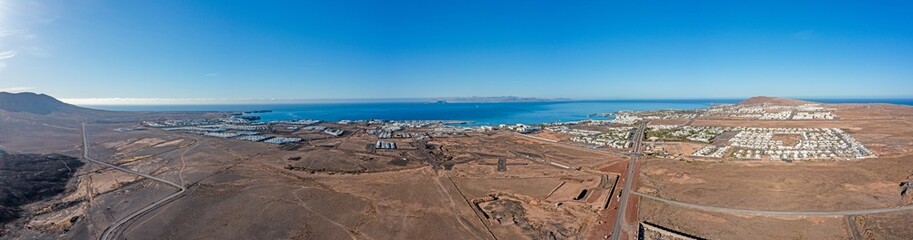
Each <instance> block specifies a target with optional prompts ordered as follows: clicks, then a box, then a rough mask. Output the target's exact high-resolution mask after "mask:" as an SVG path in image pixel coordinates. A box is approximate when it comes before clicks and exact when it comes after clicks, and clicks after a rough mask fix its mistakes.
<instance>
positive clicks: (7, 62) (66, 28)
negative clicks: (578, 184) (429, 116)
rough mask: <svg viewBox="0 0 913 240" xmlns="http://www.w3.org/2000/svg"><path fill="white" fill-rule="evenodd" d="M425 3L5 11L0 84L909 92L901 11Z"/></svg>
mask: <svg viewBox="0 0 913 240" xmlns="http://www.w3.org/2000/svg"><path fill="white" fill-rule="evenodd" d="M427 2H431V1H414V2H413V1H351V2H350V1H311V2H304V1H294V2H293V1H289V2H266V1H186V0H175V1H171V0H164V1H85V0H73V1H62V0H58V1H42V2H37V1H16V0H0V68H2V70H0V90H14V91H22V90H28V91H35V92H41V93H47V94H50V95H53V96H57V97H61V98H112V97H125V98H225V99H243V98H259V99H262V98H284V99H326V98H409V97H443V96H502V95H515V96H525V97H545V98H551V97H567V98H586V99H591V98H710V97H713V98H717V97H721V98H729V97H748V96H753V95H772V96H794V97H913V90H911V89H913V4H910V3H907V2H903V1H898V2H879V3H876V2H874V1H866V2H865V3H862V1H860V2H858V3H843V2H842V1H821V2H819V3H807V4H800V3H796V1H784V2H772V1H764V2H767V3H764V4H745V3H742V2H743V1H681V2H677V3H671V1H625V2H612V1H592V2H587V1H570V2H569V1H515V2H510V1H452V2H450V3H427ZM433 2H439V1H433ZM495 2H499V3H495ZM571 3H573V4H571Z"/></svg>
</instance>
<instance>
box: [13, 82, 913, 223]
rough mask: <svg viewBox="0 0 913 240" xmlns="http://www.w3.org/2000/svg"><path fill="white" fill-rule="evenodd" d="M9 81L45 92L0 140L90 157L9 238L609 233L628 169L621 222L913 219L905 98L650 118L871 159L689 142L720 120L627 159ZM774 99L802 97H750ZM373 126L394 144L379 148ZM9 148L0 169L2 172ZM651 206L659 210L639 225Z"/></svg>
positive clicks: (555, 137) (23, 212) (552, 140)
mask: <svg viewBox="0 0 913 240" xmlns="http://www.w3.org/2000/svg"><path fill="white" fill-rule="evenodd" d="M4 97H8V98H17V99H18V98H24V97H29V98H33V99H29V102H30V103H31V104H32V105H38V106H40V107H38V108H36V109H39V110H40V111H26V110H27V109H31V108H32V107H29V108H20V107H8V106H3V105H0V107H6V108H4V109H0V149H3V150H4V151H5V152H6V153H5V154H16V156H19V155H21V154H60V155H53V156H60V157H61V158H67V157H68V158H72V159H73V160H74V161H75V160H76V159H79V160H81V161H82V162H81V163H82V165H83V166H81V167H78V168H75V169H71V170H72V171H74V172H75V173H73V174H71V175H72V177H70V176H68V175H66V174H63V176H65V178H64V180H63V182H64V183H63V184H62V185H61V186H62V188H61V189H62V190H61V191H59V192H53V193H51V194H49V195H48V196H43V197H42V198H41V199H35V200H30V201H23V204H22V206H16V211H17V212H19V214H18V215H17V216H18V217H17V218H15V219H13V220H10V221H8V222H7V223H6V224H5V225H4V226H3V229H4V230H3V231H2V232H0V233H2V236H0V239H99V238H108V239H111V238H116V239H604V238H607V237H612V234H613V233H612V231H613V226H615V225H616V216H617V214H618V211H619V206H618V204H619V203H618V200H619V199H620V198H619V196H620V195H622V186H623V184H624V182H625V181H626V179H627V178H628V177H632V178H634V179H635V181H634V182H633V187H632V189H631V190H632V191H633V192H631V193H630V196H629V200H630V201H628V206H627V208H626V211H625V213H626V215H625V216H624V218H623V219H625V221H624V222H622V223H619V224H620V226H623V227H622V230H623V233H622V234H621V236H623V237H624V238H625V239H637V236H638V233H639V232H644V231H653V232H651V234H653V235H650V236H659V235H661V234H665V231H667V230H668V232H671V233H670V234H682V236H692V237H698V238H707V239H854V238H862V239H906V238H910V237H911V236H913V227H910V226H909V223H911V222H913V209H910V210H906V209H905V208H899V207H905V206H911V204H913V201H911V196H902V193H901V189H900V188H899V187H898V186H899V184H901V183H902V182H905V181H910V180H913V168H911V167H910V161H913V155H911V154H913V152H911V151H913V150H911V149H913V107H908V106H898V105H887V104H838V105H825V107H826V108H829V109H833V112H834V114H836V115H837V116H839V118H838V119H830V120H789V121H786V120H783V121H778V120H763V121H762V120H752V119H738V118H724V117H697V118H696V119H685V120H682V119H660V120H649V121H646V125H647V126H650V125H659V124H688V125H689V126H718V127H797V128H798V127H808V128H840V129H843V130H844V131H847V132H848V134H850V135H852V136H853V137H855V139H856V140H858V141H859V142H860V143H861V144H863V145H865V146H866V147H868V149H870V150H871V151H872V152H873V153H874V155H877V157H874V158H864V159H862V158H861V159H849V160H838V159H820V160H819V159H813V160H801V161H777V160H769V159H765V160H738V159H730V158H726V157H724V158H719V159H713V158H705V157H692V156H691V154H692V153H693V152H695V151H696V150H697V149H700V148H702V147H704V146H706V145H711V144H721V143H720V142H722V140H720V139H723V138H724V137H725V138H729V137H732V136H727V135H726V134H725V133H724V134H722V135H720V136H722V137H718V139H715V140H714V141H712V142H711V143H699V142H693V141H683V142H671V141H670V142H649V143H647V148H648V149H659V147H656V146H661V148H665V149H670V152H677V153H679V154H678V155H677V156H673V157H669V156H663V157H661V156H659V155H658V154H652V153H650V154H646V155H645V157H640V158H638V159H637V161H636V164H635V165H633V166H635V168H634V169H628V166H629V161H630V160H631V159H632V157H631V156H633V155H632V154H631V153H630V152H631V151H632V150H634V149H631V148H611V147H591V146H589V145H588V144H583V143H580V142H575V141H570V139H571V135H569V134H565V133H555V132H550V131H541V132H539V133H536V134H520V133H516V132H514V131H508V130H505V129H499V130H486V131H475V132H445V133H441V131H440V130H439V129H435V128H434V127H431V126H427V127H407V128H405V129H404V130H401V131H399V132H408V133H410V137H393V138H389V139H387V138H384V139H379V138H378V136H377V135H378V134H374V133H371V131H373V130H375V129H378V128H379V127H380V126H381V125H382V124H380V123H371V122H357V123H327V122H322V123H317V124H314V125H313V126H322V127H325V128H332V129H339V130H344V133H343V134H340V135H339V136H335V135H328V134H324V133H321V132H319V131H310V130H307V129H304V128H302V129H299V128H292V127H286V126H285V125H282V126H281V127H280V126H270V127H269V128H267V129H265V130H261V131H266V132H269V133H270V134H275V135H281V136H286V137H295V138H300V139H302V141H301V142H300V143H291V144H283V145H278V144H270V143H266V142H257V141H244V140H239V139H234V138H224V139H223V138H218V137H209V136H203V135H200V134H191V133H188V132H180V131H168V130H165V129H164V128H155V127H147V126H144V125H143V124H142V123H143V122H144V121H165V120H181V119H200V118H217V117H224V116H227V115H229V113H192V112H188V113H142V112H130V113H124V112H106V111H97V110H89V109H84V108H78V107H75V106H70V105H66V104H63V103H59V102H56V100H53V101H52V98H50V97H47V98H44V97H42V96H38V95H36V96H31V95H27V96H26V95H23V96H12V97H10V96H4ZM4 101H5V100H4ZM36 101H38V103H35V102H36ZM765 103H768V104H805V103H802V102H796V101H792V100H785V99H778V98H755V99H751V100H750V101H748V102H746V103H745V104H765ZM17 106H18V105H17ZM571 127H573V128H575V129H582V130H588V131H611V130H610V129H614V128H616V127H618V126H616V125H600V126H571ZM622 133H624V132H623V131H622ZM730 135H731V134H730ZM634 139H636V138H634ZM381 140H382V141H385V142H392V143H395V146H397V147H396V148H394V149H386V148H379V147H377V146H381V145H380V143H378V141H381ZM776 140H777V141H783V142H789V144H794V143H793V142H796V141H799V140H798V138H796V137H795V136H786V137H779V136H778V137H776ZM635 148H636V147H635ZM672 149H674V151H672ZM634 151H636V150H634ZM29 156H40V155H29ZM2 159H4V161H3V162H0V170H4V171H7V166H10V164H8V162H7V160H6V157H4V158H2ZM108 164H111V165H108ZM115 166H116V167H115ZM47 169H49V171H50V170H54V171H57V170H59V169H60V168H59V167H56V165H54V166H49V167H48V168H47ZM629 170H634V172H635V173H636V174H635V175H633V176H629V175H628V174H626V173H628V172H629ZM30 171H31V170H30ZM4 173H5V172H4ZM3 177H4V178H3V180H4V181H8V180H7V177H8V175H4V176H3ZM150 177H152V178H150ZM0 196H2V195H0ZM4 209H7V206H4V208H3V209H0V210H4ZM642 222H645V223H647V224H649V225H647V227H641V228H640V229H639V226H642V224H641V223H642ZM644 229H646V230H644ZM656 229H660V230H656ZM663 229H664V230H663ZM654 232H660V233H654ZM641 236H644V235H641Z"/></svg>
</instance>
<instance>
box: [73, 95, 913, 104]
mask: <svg viewBox="0 0 913 240" xmlns="http://www.w3.org/2000/svg"><path fill="white" fill-rule="evenodd" d="M752 97H759V96H752ZM752 97H670V98H631V97H615V98H535V97H515V96H496V97H414V98H318V99H294V98H60V99H59V100H60V101H62V102H65V103H68V104H73V105H79V106H181V105H268V104H319V103H396V102H402V103H420V102H435V101H443V102H448V103H505V102H574V101H665V100H744V99H749V98H752ZM498 98H504V99H498ZM508 98H517V99H518V100H512V99H508ZM778 98H788V99H797V100H909V99H913V97H891V96H848V97H844V96H826V97H778Z"/></svg>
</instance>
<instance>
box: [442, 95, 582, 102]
mask: <svg viewBox="0 0 913 240" xmlns="http://www.w3.org/2000/svg"><path fill="white" fill-rule="evenodd" d="M570 100H572V99H569V98H533V97H517V96H500V97H443V98H432V99H431V102H434V103H453V102H557V101H570Z"/></svg>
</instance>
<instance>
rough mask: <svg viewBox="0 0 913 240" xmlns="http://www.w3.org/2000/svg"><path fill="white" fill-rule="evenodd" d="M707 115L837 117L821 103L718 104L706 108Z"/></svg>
mask: <svg viewBox="0 0 913 240" xmlns="http://www.w3.org/2000/svg"><path fill="white" fill-rule="evenodd" d="M704 115H705V116H711V117H713V116H719V117H733V118H754V119H760V120H833V119H837V115H836V114H834V113H833V112H832V111H831V109H827V108H824V107H822V106H821V104H816V103H809V104H802V105H798V106H778V105H769V104H752V105H731V104H727V105H717V106H713V107H711V108H709V109H707V110H706V112H705V114H704Z"/></svg>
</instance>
